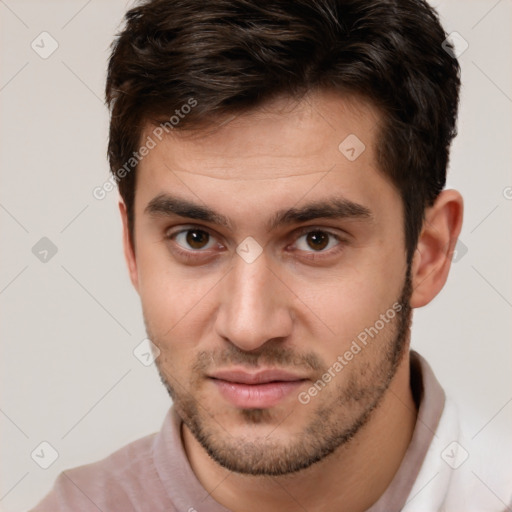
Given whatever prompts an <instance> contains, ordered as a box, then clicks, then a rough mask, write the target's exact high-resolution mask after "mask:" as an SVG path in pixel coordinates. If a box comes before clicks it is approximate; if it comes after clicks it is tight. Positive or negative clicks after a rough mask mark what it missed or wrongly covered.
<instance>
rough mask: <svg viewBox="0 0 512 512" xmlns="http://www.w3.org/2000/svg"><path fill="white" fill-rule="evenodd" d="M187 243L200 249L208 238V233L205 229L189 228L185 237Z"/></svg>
mask: <svg viewBox="0 0 512 512" xmlns="http://www.w3.org/2000/svg"><path fill="white" fill-rule="evenodd" d="M185 239H186V242H187V244H189V246H190V247H192V248H193V249H202V248H203V247H204V246H205V245H206V244H208V241H209V239H210V235H209V234H208V233H206V231H201V230H199V229H189V230H188V231H187V236H186V237H185Z"/></svg>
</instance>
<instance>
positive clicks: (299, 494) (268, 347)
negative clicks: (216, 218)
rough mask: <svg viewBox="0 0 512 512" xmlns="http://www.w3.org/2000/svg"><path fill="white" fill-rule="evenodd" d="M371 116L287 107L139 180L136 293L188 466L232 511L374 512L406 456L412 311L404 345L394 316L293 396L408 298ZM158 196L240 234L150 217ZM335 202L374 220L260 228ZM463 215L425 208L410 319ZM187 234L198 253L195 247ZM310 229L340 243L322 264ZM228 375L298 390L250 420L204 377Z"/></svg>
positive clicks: (171, 145) (181, 141) (446, 257)
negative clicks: (204, 209) (247, 243)
mask: <svg viewBox="0 0 512 512" xmlns="http://www.w3.org/2000/svg"><path fill="white" fill-rule="evenodd" d="M379 119H380V118H379V112H378V111H377V110H375V109H374V108H373V107H371V106H370V105H369V104H368V103H365V102H364V101H362V100H360V99H356V98H347V97H341V96H339V95H337V94H335V93H332V92H328V91H321V92H320V91H317V92H315V93H312V94H310V95H309V97H307V98H304V99H303V100H301V101H299V102H297V101H293V100H291V99H287V98H278V99H276V100H274V101H273V102H272V103H269V104H267V105H265V106H264V107H263V108H259V109H257V110H256V111H253V112H250V113H245V114H243V115H239V116H236V117H235V118H234V119H231V120H229V122H225V123H220V126H218V127H216V128H215V127H210V129H209V130H204V129H202V130H195V131H192V132H187V133H185V132H179V131H176V132H173V133H172V134H170V135H168V136H167V137H166V138H165V139H164V140H163V141H162V142H160V143H159V144H158V145H157V146H156V147H155V148H154V149H152V150H151V151H150V153H149V154H148V155H147V156H146V157H145V158H144V159H143V160H142V161H141V163H140V164H139V167H138V169H137V173H138V175H137V188H136V197H135V237H134V245H133V246H132V244H131V243H130V240H129V236H128V226H127V219H126V208H125V205H124V204H123V202H122V200H120V203H119V207H120V212H121V217H122V220H123V230H124V250H125V257H126V261H127V264H128V268H129V273H130V278H131V281H132V283H133V285H134V287H135V289H136V290H137V292H138V293H139V295H140V298H141V303H142V308H143V314H144V320H145V323H146V328H147V332H148V336H149V338H150V339H151V340H152V341H153V343H154V344H155V345H156V346H158V348H159V350H160V356H159V357H158V359H157V361H156V362H157V366H158V369H159V372H160V375H161V377H162V380H163V381H164V383H165V385H166V386H167V388H168V389H169V392H170V393H171V396H172V397H173V399H174V403H175V406H176V408H177V410H178V412H179V414H180V415H181V416H182V417H183V418H184V422H185V423H184V425H183V428H182V439H183V443H184V447H185V450H186V453H187V456H188V458H189V461H190V464H191V467H192V469H193V471H194V473H195V474H196V476H197V478H198V480H199V481H200V482H201V483H202V485H203V486H204V487H205V489H207V490H208V491H209V492H211V495H212V497H213V498H214V499H216V500H217V501H218V502H219V503H221V504H222V505H224V506H225V507H227V508H228V509H230V510H233V511H235V512H236V511H244V512H252V511H253V510H254V511H260V510H268V511H274V510H275V511H280V512H282V511H288V510H289V511H292V510H297V506H298V505H297V503H299V504H301V506H302V507H304V508H305V509H307V510H317V511H331V510H332V511H334V510H351V511H360V510H361V511H362V510H365V509H367V508H368V507H369V506H371V505H372V504H373V503H374V502H375V501H377V499H378V498H379V497H380V496H381V494H382V493H383V492H384V491H385V489H386V487H387V486H388V485H389V483H390V482H391V480H392V478H393V476H394V474H395V472H396V471H397V469H398V467H399V466H400V462H401V460H402V458H403V456H404V454H405V451H406V450H407V447H408V444H409V442H410V439H411V436H412V433H413V430H414V425H415V421H416V414H417V411H416V405H415V403H414V400H413V398H412V393H411V389H410V384H409V355H408V346H409V329H408V323H407V320H408V316H409V315H408V313H407V308H406V307H404V309H403V311H402V315H405V316H406V317H407V318H402V329H403V330H404V333H403V334H402V336H400V335H399V331H400V321H401V320H400V314H397V315H396V316H395V318H394V319H393V321H389V322H388V323H386V324H385V325H384V327H383V328H382V329H381V330H379V332H378V335H377V336H375V338H374V339H373V340H372V341H371V342H370V343H368V345H367V346H366V347H364V348H363V350H361V352H360V353H358V354H357V355H356V356H354V358H353V359H352V360H351V361H349V362H348V363H347V365H346V366H345V367H344V368H343V370H342V371H341V372H339V373H337V374H336V377H335V378H333V379H332V382H330V383H329V384H328V385H327V386H325V388H323V389H322V391H321V392H319V393H318V394H317V395H316V396H314V397H313V398H312V399H311V401H310V402H309V403H308V404H302V403H301V402H300V401H299V400H298V398H297V393H298V392H300V391H307V390H308V389H309V388H310V387H311V385H312V384H313V383H314V382H315V381H316V380H318V378H320V377H321V376H322V374H324V372H325V371H326V369H327V368H328V367H330V366H332V365H333V363H334V362H335V361H336V360H337V357H338V356H339V355H341V354H344V353H345V352H346V351H347V350H348V349H349V347H350V345H351V343H352V341H353V340H354V339H355V338H356V337H357V335H358V334H359V333H361V332H362V331H364V329H365V328H367V327H370V326H373V325H375V323H376V321H377V320H378V319H379V318H381V317H380V315H382V314H385V313H386V312H387V311H389V310H390V308H392V305H393V304H396V303H397V301H400V299H403V297H404V295H403V292H404V285H405V277H406V271H407V264H406V251H405V240H404V233H403V209H402V202H401V199H400V196H399V193H398V191H397V190H396V189H395V187H394V186H393V185H392V184H391V182H390V181H389V180H388V179H387V178H386V177H385V176H384V175H383V174H382V173H381V172H380V171H379V168H378V165H377V163H376V160H375V154H374V147H375V137H376V134H377V127H378V123H379ZM151 129H152V127H150V126H148V127H147V129H146V131H145V133H144V134H143V135H142V136H143V138H144V139H145V137H146V136H147V135H148V134H150V133H151ZM349 134H356V135H357V137H358V138H359V139H360V140H361V141H363V143H364V144H365V146H366V149H365V150H364V151H363V153H361V155H360V156H359V157H358V158H357V159H356V160H354V161H349V160H348V159H347V158H346V157H345V156H344V155H343V154H342V153H341V152H340V151H339V150H338V145H339V144H340V142H342V141H343V140H344V139H345V138H346V137H347V136H348V135H349ZM165 193H167V194H172V195H173V196H176V197H179V198H182V199H186V200H189V201H193V202H194V203H197V204H199V205H202V206H208V207H209V208H211V209H212V210H215V211H216V212H218V213H220V214H222V215H223V216H225V217H226V218H227V219H229V221H230V223H231V226H230V227H229V228H228V227H225V226H222V225H220V224H217V223H213V222H207V221H203V220H199V221H198V220H196V219H190V218H183V217H181V216H177V215H164V214H163V213H161V212H160V213H158V212H156V213H155V212H153V213H151V212H148V211H147V207H148V205H149V204H150V202H151V201H152V200H153V199H154V198H155V197H157V196H159V195H161V194H165ZM334 195H336V196H337V197H340V198H343V199H345V200H349V201H351V202H352V203H356V204H358V205H361V206H362V207H364V208H366V209H367V210H368V211H369V212H370V215H368V216H363V217H361V216H356V217H345V218H335V219H334V218H316V219H313V220H309V221H306V222H294V223H293V224H290V225H280V226H278V227H276V228H275V229H272V230H269V229H268V227H267V223H268V221H269V219H271V218H272V215H273V214H274V213H275V212H277V211H278V210H281V209H289V208H293V207H295V208H298V207H301V206H304V205H305V204H306V203H309V202H316V201H325V200H327V198H331V197H333V196H334ZM462 210H463V206H462V198H461V196H460V194H459V193H458V192H456V191H453V190H448V191H443V192H442V193H441V194H440V195H439V197H438V199H437V201H436V203H435V204H434V205H433V206H432V207H431V208H429V209H428V210H427V211H426V217H425V222H424V228H423V230H422V233H421V236H420V239H419V242H418V246H417V250H416V252H415V255H414V259H413V262H412V265H411V268H410V270H411V285H412V291H411V293H410V294H407V295H406V298H407V299H408V302H409V305H410V306H411V307H412V308H415V307H421V306H423V305H425V304H427V303H429V302H430V301H431V300H432V299H433V298H434V297H435V296H436V295H437V293H438V292H439V291H440V290H441V288H442V287H443V285H444V283H445V281H446V278H447V275H448V271H449V268H450V263H451V254H452V253H453V250H454V247H455V243H456V239H457V236H458V234H459V232H460V229H461V223H462ZM194 228H195V229H199V230H202V231H201V233H202V234H200V236H199V239H197V238H193V237H192V238H190V237H189V238H187V234H188V235H190V234H191V233H190V231H185V230H186V229H192V230H193V229H194ZM303 228H308V229H310V228H314V229H310V230H311V231H315V230H316V231H317V232H318V231H319V230H321V231H322V233H325V232H328V233H331V234H334V235H335V237H336V236H339V240H338V239H337V238H335V237H333V238H330V237H326V238H321V239H322V240H324V241H325V240H326V239H327V240H328V243H327V245H326V247H323V246H322V247H321V248H320V249H319V246H318V245H316V243H317V241H318V239H315V238H313V239H312V238H311V236H309V237H308V235H307V233H302V232H301V231H300V230H301V229H303ZM178 232H181V234H180V235H178V236H176V234H177V233H178ZM204 232H206V233H208V234H209V235H205V233H204ZM195 234H196V236H197V235H198V233H197V232H196V233H195ZM317 234H318V233H317ZM249 236H250V237H252V238H253V239H254V240H256V241H257V243H258V244H259V245H260V246H261V248H262V253H261V254H260V255H259V256H258V257H257V258H256V259H255V260H254V261H253V262H251V263H248V262H247V261H245V260H244V259H243V258H242V257H240V256H239V255H238V254H237V252H236V249H237V247H238V246H239V245H240V244H241V243H242V242H243V241H244V240H245V239H246V237H249ZM197 240H199V241H200V244H198V245H190V242H191V241H192V243H194V242H195V241H197ZM179 249H181V251H182V253H179V252H178V251H179ZM198 253H199V254H198ZM184 254H185V255H187V254H188V258H186V257H185V256H184ZM400 338H401V339H402V341H403V350H402V351H401V352H400V354H399V356H397V355H396V354H395V356H396V357H395V358H394V359H395V360H394V361H393V354H392V353H393V349H394V348H396V347H397V346H398V344H399V341H400ZM234 367H236V368H243V369H246V370H247V371H254V370H255V369H258V368H281V369H286V370H288V371H290V372H293V373H294V374H297V375H300V377H301V378H303V379H305V380H304V382H303V383H301V384H300V386H299V388H298V389H297V392H294V393H291V394H290V395H288V396H286V397H285V398H284V399H283V400H281V401H280V402H279V403H278V404H277V405H273V406H271V407H268V408H266V409H264V410H257V411H255V410H247V409H245V410H244V409H241V408H240V407H236V406H235V405H233V404H232V403H231V402H228V401H227V400H226V399H225V398H224V397H223V396H222V395H221V394H220V392H219V390H218V389H217V386H215V385H214V383H213V382H212V381H211V379H209V378H208V377H207V376H208V375H209V374H211V372H213V371H215V370H219V369H230V368H234ZM322 450H323V451H322ZM326 450H330V451H331V452H332V453H330V454H326V453H325V451H326ZM210 455H212V456H213V458H212V456H210ZM316 459H319V460H316ZM299 468H302V469H299ZM251 472H252V473H253V474H250V473H251Z"/></svg>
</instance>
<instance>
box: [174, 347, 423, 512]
mask: <svg viewBox="0 0 512 512" xmlns="http://www.w3.org/2000/svg"><path fill="white" fill-rule="evenodd" d="M416 416H417V410H416V405H415V403H414V400H413V396H412V392H411V388H410V375H409V355H408V354H406V355H404V357H403V359H402V362H401V364H400V367H399V369H398V371H397V373H396V374H395V376H394V378H393V381H392V382H391V384H390V386H389V388H388V390H387V391H386V393H385V395H384V397H383V400H382V402H381V403H380V405H379V407H377V408H376V409H375V410H374V411H373V413H372V417H371V419H370V420H369V422H368V423H367V424H366V425H365V426H364V427H363V428H361V430H360V431H359V432H358V433H357V434H356V435H355V436H354V438H353V439H352V440H351V441H349V442H348V443H347V444H345V445H343V446H341V447H339V448H338V449H337V450H336V451H335V452H334V453H332V454H331V455H329V456H327V457H325V458H324V459H323V460H322V461H320V462H318V463H316V464H313V465H312V466H311V467H309V468H307V469H305V470H302V471H299V472H297V473H293V474H290V475H284V476H279V477H269V476H250V475H242V474H238V473H232V472H230V471H229V470H227V469H225V468H223V467H222V466H220V465H219V464H217V463H216V462H215V461H213V460H212V459H211V458H210V457H209V456H208V454H207V453H206V451H205V450H204V449H203V447H202V446H201V445H200V444H199V443H198V442H197V440H196V439H195V438H194V436H193V435H192V433H191V432H190V431H189V429H188V428H187V427H186V426H185V425H184V424H183V426H182V437H183V443H184V447H185V451H186V453H187V456H188V459H189V462H190V465H191V467H192V470H193V471H194V473H195V475H196V477H197V478H198V480H199V481H200V482H201V484H202V485H203V487H204V488H205V489H207V490H211V489H213V490H212V491H211V493H210V494H211V496H212V497H213V498H214V499H215V500H216V501H217V502H219V503H220V504H222V505H223V506H225V507H226V508H228V509H229V510H231V511H233V512H241V511H244V512H259V511H261V510H266V511H269V512H273V511H276V512H277V511H279V512H288V511H290V512H291V511H296V510H297V505H298V504H300V507H301V508H304V509H306V510H316V511H319V512H331V511H333V512H334V511H338V510H340V509H343V510H351V511H354V512H360V511H361V512H362V511H364V510H366V509H368V508H369V507H370V506H371V505H372V504H373V503H375V502H376V501H377V500H378V499H379V497H380V496H381V495H382V494H383V493H384V491H385V490H386V488H387V487H388V485H389V484H390V483H391V480H392V479H393V477H394V475H395V473H396V472H397V470H398V468H399V467H400V463H401V461H402V459H403V457H404V455H405V452H406V451H407V448H408V446H409V443H410V440H411V437H412V434H413V431H414V426H415V423H416Z"/></svg>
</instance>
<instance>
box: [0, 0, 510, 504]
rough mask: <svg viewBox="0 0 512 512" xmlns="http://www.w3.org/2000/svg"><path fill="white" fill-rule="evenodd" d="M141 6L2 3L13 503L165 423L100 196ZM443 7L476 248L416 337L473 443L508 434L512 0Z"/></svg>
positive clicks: (4, 420) (1, 491)
mask: <svg viewBox="0 0 512 512" xmlns="http://www.w3.org/2000/svg"><path fill="white" fill-rule="evenodd" d="M130 4H131V2H126V1H124V0H90V1H85V0H73V1H44V2H43V1H41V0H38V1H28V0H5V1H4V0H0V20H1V21H0V22H1V28H0V37H1V42H0V49H1V50H0V52H1V53H0V55H1V67H0V112H1V116H2V117H1V126H0V130H1V132H0V146H1V147H0V166H1V187H0V226H1V236H2V241H1V248H2V251H1V267H0V314H1V319H0V321H1V324H0V329H1V332H0V334H1V353H0V365H1V382H0V385H1V390H2V392H1V395H0V430H1V434H2V437H1V443H2V445H1V447H0V449H1V453H2V456H1V473H0V506H1V507H2V510H6V511H12V512H14V511H22V510H26V509H27V508H28V507H29V506H31V505H33V504H35V503H36V502H37V501H39V500H40V499H41V498H42V496H43V495H44V494H45V493H46V492H47V491H48V490H49V489H50V487H51V485H52V484H53V481H54V480H55V478H56V476H57V475H58V473H59V472H61V471H62V470H64V469H66V468H69V467H73V466H77V465H81V464H85V463H87V462H91V461H94V460H98V459H100V458H102V457H104V456H106V455H108V454H109V453H111V452H112V451H114V450H115V449H117V448H119V447H121V446H122V445H124V444H126V443H127V442H129V441H132V440H134V439H136V438H138V437H141V436H143V435H145V434H147V433H150V432H153V431H156V430H158V429H159V427H160V424H161V422H162V420H163V417H164V415H165V412H166V410H167V407H168V406H169V399H168V397H167V393H166V392H165V390H164V389H163V387H162V386H161V384H160V382H159V380H158V377H157V373H156V370H155V369H154V367H153V366H148V367H146V366H144V365H142V364H141V363H140V362H139V360H137V359H136V358H135V357H134V355H133V350H134V348H135V347H136V346H137V345H138V344H139V343H140V341H141V340H142V339H143V338H144V337H145V332H144V327H143V323H142V316H141V313H140V304H139V301H138V296H137V295H136V294H135V292H134V291H133V290H132V288H131V285H130V283H129V280H128V276H127V272H126V270H125V264H124V260H123V258H122V250H121V238H120V221H119V218H118V213H117V207H116V199H117V192H115V191H114V192H111V193H110V194H109V195H108V196H107V198H106V199H104V200H103V201H98V200H96V199H95V198H94V197H93V196H92V190H93V188H94V187H96V186H98V185H101V184H102V183H103V182H104V180H105V179H106V178H107V177H108V167H107V161H106V156H105V153H106V141H107V129H108V116H107V111H106V108H105V106H104V104H103V88H104V80H105V67H106V60H107V56H108V46H109V44H110V42H111V40H112V37H113V34H114V33H115V31H116V30H117V28H118V26H119V23H120V21H121V18H122V15H123V13H124V12H125V10H126V8H127V6H128V5H130ZM436 5H438V6H439V10H440V13H441V15H442V21H443V23H444V25H445V28H446V29H447V30H448V32H452V31H457V32H458V33H460V34H461V35H462V37H463V38H464V39H465V40H466V41H467V42H468V43H469V47H468V49H467V50H466V51H465V52H464V53H463V54H462V55H461V57H460V60H461V64H462V68H463V76H462V78H463V84H464V85H463V90H462V104H461V114H460V121H459V133H460V135H459V136H458V138H457V140H456V141H455V144H454V147H453V153H452V161H451V169H450V175H449V185H450V186H451V187H454V188H457V189H459V190H460V191H461V192H462V193H463V195H464V196H465V200H466V215H465V222H464V228H463V231H462V235H461V240H462V242H463V244H464V245H465V246H466V248H467V252H466V253H465V254H463V253H464V251H462V252H460V253H459V257H460V259H459V260H458V261H457V262H456V263H455V264H454V265H453V269H452V272H451V275H450V278H449V281H448V284H447V286H446V288H445V290H444V291H443V292H442V293H441V295H440V296H439V297H438V298H436V299H435V300H434V301H433V302H432V303H431V304H430V305H429V306H427V307H425V308H423V309H422V310H418V311H417V312H416V314H415V320H414V328H413V347H414V348H416V349H417V350H418V351H420V352H421V353H422V354H423V355H424V356H425V357H426V358H427V359H428V360H429V361H430V363H431V365H432V366H433V368H434V371H435V372H436V374H437V376H438V378H439V380H440V381H441V383H442V384H443V385H444V387H445V389H446V390H447V391H448V393H449V394H451V395H452V396H454V397H455V398H456V399H457V401H458V402H459V404H460V406H461V409H462V410H463V412H464V413H466V414H467V415H469V417H470V419H469V424H470V431H471V432H473V435H474V442H475V443H476V442H479V443H485V442H488V441H490V440H491V439H493V438H496V436H497V435H499V433H500V432H501V431H505V429H506V428H508V431H509V432H510V426H511V419H512V377H511V374H512V372H511V361H512V348H511V343H510V340H511V332H512V325H511V318H512V315H511V312H512V285H511V274H512V272H511V265H510V261H512V254H511V253H512V250H511V245H512V244H511V233H512V229H511V228H512V217H511V210H512V199H511V198H512V177H511V175H510V168H511V160H512V158H511V156H512V155H511V119H512V116H511V114H512V76H511V74H512V73H511V66H510V58H511V48H512V37H511V22H510V20H511V19H512V1H511V0H501V1H497V2H496V1H467V0H457V1H455V0H451V1H444V2H438V3H437V4H436ZM43 31H46V32H48V33H49V34H50V35H51V37H52V38H53V39H54V40H55V41H57V43H58V48H57V50H56V51H55V52H54V53H53V54H52V55H50V56H49V57H48V58H46V59H43V58H41V57H40V56H39V55H38V54H37V53H36V52H35V51H34V50H33V49H32V47H31V43H32V41H34V40H35V43H34V44H38V45H39V51H40V52H41V51H43V50H44V51H49V50H50V49H51V44H52V41H51V40H50V39H49V38H48V36H39V35H40V34H41V32H43ZM41 37H45V38H46V39H44V43H41ZM43 45H44V48H43ZM507 197H508V198H507ZM42 237H47V238H48V239H50V240H51V241H52V243H53V244H54V245H55V246H56V247H57V253H56V254H55V255H54V256H53V257H51V258H50V257H49V256H48V261H47V262H46V263H43V262H41V261H40V260H39V259H38V258H37V257H36V256H35V255H34V254H33V252H32V247H33V246H34V245H35V244H36V243H37V242H38V241H39V240H40V239H41V238H42ZM43 441H46V442H49V443H50V444H51V445H52V446H53V447H55V449H56V450H57V452H58V454H59V456H58V458H57V460H56V461H55V462H54V463H53V464H52V465H51V466H50V467H49V468H48V469H46V470H45V469H42V468H41V467H39V465H37V464H36V462H34V460H33V459H32V458H31V453H32V452H33V451H34V450H35V449H36V448H37V447H39V445H40V443H41V442H43ZM466 448H467V449H468V450H469V451H470V452H471V447H466ZM40 449H41V448H39V450H40ZM36 453H38V452H37V450H36ZM48 453H49V452H48V450H47V451H46V455H45V456H46V457H47V456H48Z"/></svg>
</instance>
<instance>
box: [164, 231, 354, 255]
mask: <svg viewBox="0 0 512 512" xmlns="http://www.w3.org/2000/svg"><path fill="white" fill-rule="evenodd" d="M194 230H196V231H203V232H204V233H207V234H208V235H209V236H211V237H213V238H215V236H214V235H213V234H212V233H211V232H210V231H209V230H208V229H205V228H204V227H201V226H190V227H188V228H187V229H181V230H179V231H175V232H173V233H167V232H166V235H165V239H166V240H170V241H173V242H174V238H175V237H176V236H177V235H179V234H180V233H186V232H187V231H194ZM314 232H320V233H325V234H327V235H328V236H330V237H332V238H334V239H335V240H336V241H337V242H338V244H337V245H335V246H334V247H333V248H331V249H328V250H327V251H318V252H316V251H308V252H307V253H306V254H304V255H303V256H301V257H302V258H303V259H307V260H310V261H313V260H317V259H320V258H323V257H324V256H322V255H323V254H328V256H333V255H335V254H337V253H338V252H339V251H341V250H342V249H343V244H344V243H345V244H346V243H347V240H346V239H344V238H342V237H340V236H339V235H337V234H335V233H332V232H331V231H328V230H326V229H324V228H317V227H315V226H311V227H310V226H308V227H307V228H303V229H301V230H299V232H298V233H297V234H296V240H298V239H299V238H301V237H303V236H304V235H307V234H308V233H314ZM174 244H175V246H174V248H173V251H174V252H176V254H178V255H179V256H180V257H181V258H183V259H185V260H186V261H191V260H195V261H197V259H198V256H199V257H202V256H201V253H202V252H206V251H203V250H201V249H197V250H195V251H194V250H185V249H182V248H181V247H180V246H179V244H177V243H176V242H174ZM298 251H300V249H299V250H298ZM294 252H295V250H294Z"/></svg>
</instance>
